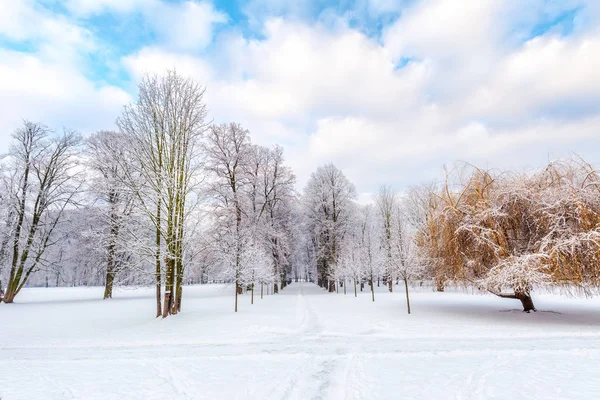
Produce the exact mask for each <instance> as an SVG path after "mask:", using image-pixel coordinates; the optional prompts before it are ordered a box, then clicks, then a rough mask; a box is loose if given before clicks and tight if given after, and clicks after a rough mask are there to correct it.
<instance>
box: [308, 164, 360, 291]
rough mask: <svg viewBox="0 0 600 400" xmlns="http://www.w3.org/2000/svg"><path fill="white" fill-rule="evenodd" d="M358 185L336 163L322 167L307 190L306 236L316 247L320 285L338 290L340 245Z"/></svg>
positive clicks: (310, 181)
mask: <svg viewBox="0 0 600 400" xmlns="http://www.w3.org/2000/svg"><path fill="white" fill-rule="evenodd" d="M355 197H356V190H355V188H354V185H353V184H352V183H350V181H349V180H348V179H347V178H346V176H345V175H344V174H343V173H342V171H340V170H339V169H338V168H336V167H335V166H334V165H333V164H327V165H325V166H323V167H319V168H318V169H317V170H316V171H315V172H313V173H312V174H311V176H310V179H309V181H308V183H307V185H306V188H305V189H304V197H303V210H304V215H305V218H306V220H307V223H306V230H307V231H306V234H308V235H310V236H311V237H312V241H313V243H314V246H315V253H314V257H315V261H316V265H317V271H318V279H317V282H318V284H319V286H321V287H327V288H328V290H329V291H330V292H333V291H335V280H333V279H332V278H333V277H334V276H335V267H336V265H338V263H339V257H340V246H341V244H342V241H343V239H344V236H345V234H346V231H347V229H348V226H349V223H350V220H351V216H352V212H353V210H354V209H355V205H354V199H355Z"/></svg>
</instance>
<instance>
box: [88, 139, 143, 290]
mask: <svg viewBox="0 0 600 400" xmlns="http://www.w3.org/2000/svg"><path fill="white" fill-rule="evenodd" d="M124 139H125V137H124V135H123V134H121V133H117V132H108V131H103V132H98V133H96V134H94V135H92V136H90V137H89V138H88V140H87V155H88V167H89V169H90V171H91V172H92V177H91V180H90V182H91V190H92V191H93V192H95V193H96V194H98V195H99V197H100V198H99V200H100V204H97V207H99V208H100V209H101V211H102V212H101V221H100V223H101V224H102V225H103V226H101V227H98V229H97V231H98V232H101V233H102V234H101V235H98V236H99V239H100V242H101V243H102V245H103V246H104V247H105V249H106V251H105V259H106V279H105V287H104V298H105V299H107V298H112V291H113V283H114V281H115V276H116V274H117V271H118V269H119V267H120V266H122V265H123V262H122V261H123V260H122V259H123V257H124V256H126V253H124V252H123V248H124V246H123V245H124V243H123V240H122V237H123V229H124V228H125V227H124V224H125V223H126V222H127V219H128V217H129V216H130V215H131V213H132V210H133V206H134V196H133V194H132V192H131V191H130V190H129V189H128V187H127V186H126V185H124V182H125V181H126V180H127V179H128V176H127V174H126V171H125V170H124V168H123V165H125V164H127V163H130V161H131V160H127V159H126V157H127V156H128V155H129V154H130V153H129V152H128V151H126V150H125V149H126V148H127V142H126V141H125V140H124Z"/></svg>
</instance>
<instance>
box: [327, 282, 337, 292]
mask: <svg viewBox="0 0 600 400" xmlns="http://www.w3.org/2000/svg"><path fill="white" fill-rule="evenodd" d="M328 286H329V293H333V292H335V281H329V284H328Z"/></svg>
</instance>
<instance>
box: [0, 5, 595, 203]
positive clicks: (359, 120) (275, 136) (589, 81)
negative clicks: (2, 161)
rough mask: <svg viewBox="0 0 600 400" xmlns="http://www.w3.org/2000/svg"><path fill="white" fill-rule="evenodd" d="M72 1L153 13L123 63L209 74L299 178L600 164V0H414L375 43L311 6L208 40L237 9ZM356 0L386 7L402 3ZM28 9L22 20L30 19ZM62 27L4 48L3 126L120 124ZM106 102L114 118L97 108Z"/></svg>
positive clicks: (368, 179)
mask: <svg viewBox="0 0 600 400" xmlns="http://www.w3.org/2000/svg"><path fill="white" fill-rule="evenodd" d="M69 4H71V5H72V7H75V6H74V4H78V6H77V7H79V11H77V13H79V14H78V15H80V17H81V18H84V16H85V15H88V16H89V15H93V14H94V13H102V12H112V13H117V14H118V13H132V12H136V13H140V15H143V16H145V19H146V22H147V23H148V24H149V26H150V27H151V29H153V31H154V32H155V34H156V36H157V40H156V42H155V43H150V44H148V45H147V46H146V47H144V48H143V49H140V50H138V51H136V52H134V53H133V54H130V55H128V56H126V57H123V59H122V60H121V62H122V65H123V66H124V67H125V68H126V69H127V71H129V73H130V74H131V75H132V76H133V77H134V78H136V77H139V76H141V74H143V73H144V72H156V73H161V72H163V71H164V70H165V69H168V68H176V69H177V70H178V72H180V73H183V74H185V75H189V76H192V77H194V78H195V79H196V80H198V81H199V82H200V83H202V84H205V85H206V86H207V93H206V101H207V105H208V108H209V110H210V116H211V117H212V118H214V119H215V121H216V122H223V121H230V120H235V121H238V122H241V123H242V124H243V125H245V126H246V127H248V128H250V130H251V131H252V134H253V138H254V139H255V141H256V142H258V143H261V144H270V143H275V142H279V143H281V144H283V145H284V147H285V148H286V152H287V158H288V160H289V162H290V163H291V165H292V166H293V167H294V168H295V170H296V172H297V174H298V176H299V182H300V185H302V184H303V183H304V182H305V181H306V179H307V178H308V176H309V174H310V172H311V171H313V170H314V169H315V168H316V167H317V166H318V165H319V164H323V163H325V162H331V161H332V162H334V163H336V164H337V165H338V166H339V167H341V168H343V169H344V170H345V171H346V172H347V173H348V175H349V177H350V178H351V179H352V180H354V181H355V183H356V184H357V186H358V189H359V191H361V192H363V197H364V196H366V193H368V192H372V191H376V188H377V186H379V185H380V184H383V183H390V184H393V185H396V186H397V187H402V186H405V185H408V184H412V183H416V182H419V181H422V180H426V179H431V178H432V177H434V176H437V174H438V173H439V171H440V169H441V165H442V164H444V163H451V162H453V161H455V160H459V159H460V160H465V161H471V162H474V163H477V164H480V165H484V166H485V165H495V166H509V167H514V168H518V167H520V166H524V165H531V164H535V163H537V162H539V163H542V162H544V161H546V159H547V157H548V155H551V156H564V155H568V154H570V153H571V152H578V153H582V155H590V156H591V159H590V161H592V162H598V161H600V160H598V158H597V157H598V156H597V154H600V145H599V144H598V138H599V137H600V131H598V129H597V127H598V126H600V111H598V109H597V108H595V107H594V104H597V101H598V100H599V97H600V95H598V93H600V73H599V72H598V71H600V58H599V54H600V30H599V26H600V24H599V22H598V21H599V19H600V12H598V11H600V8H598V6H597V5H594V4H595V2H593V1H590V0H587V1H586V0H565V1H558V0H532V1H531V2H528V5H527V7H525V6H523V4H521V3H519V2H506V1H498V0H465V1H461V2H460V5H457V2H456V1H452V0H419V1H410V2H406V4H407V6H403V9H402V12H401V14H400V17H399V18H398V19H397V20H396V21H394V22H393V23H392V24H391V25H390V26H388V27H386V28H385V29H384V32H383V34H382V35H381V37H377V38H373V37H368V36H366V34H365V33H364V32H363V31H361V30H360V27H359V28H356V29H353V28H350V27H349V26H348V24H347V20H346V17H347V16H344V15H342V16H339V15H336V14H335V13H333V14H331V13H330V14H329V15H328V17H327V18H320V19H319V20H318V22H313V23H308V22H302V18H299V17H305V16H306V15H308V14H310V13H311V12H312V11H314V7H315V4H316V3H314V2H312V1H301V2H295V3H293V4H292V3H290V2H280V1H278V0H256V1H252V2H250V3H249V5H248V7H247V9H246V11H247V12H248V13H249V14H250V15H251V16H253V18H254V20H252V21H250V23H251V24H254V23H256V24H258V26H259V27H260V29H261V31H260V34H261V35H260V38H259V39H257V38H252V39H250V38H248V37H244V36H243V35H242V34H241V33H240V30H238V29H236V28H235V27H234V28H231V29H230V28H227V29H225V30H222V31H221V32H220V34H219V35H218V37H217V38H216V42H214V43H213V44H212V45H210V43H211V42H213V40H215V39H214V38H213V35H214V27H215V24H219V23H223V22H225V21H226V18H227V17H226V16H225V15H224V14H222V13H220V12H219V11H217V10H216V9H215V8H214V7H213V6H212V5H211V4H212V3H208V2H191V1H186V2H183V3H177V4H176V3H166V2H161V1H159V0H136V1H130V2H116V1H114V0H101V1H98V2H96V1H95V2H89V0H71V2H70V3H69ZM361 4H362V7H367V8H369V10H371V11H372V12H374V13H376V12H381V13H383V12H391V11H396V10H394V9H393V8H394V6H397V5H398V4H401V3H399V2H388V1H387V0H366V3H365V2H362V3H361ZM13 7H15V6H13ZM574 7H584V8H582V9H581V10H580V11H579V13H578V14H577V17H576V20H575V21H573V25H574V29H573V32H572V34H570V35H568V36H559V35H558V34H557V32H558V31H553V30H550V31H549V32H548V33H546V34H545V35H543V36H541V37H537V38H534V39H532V40H528V41H526V40H525V39H526V38H527V37H528V35H529V34H530V32H531V31H532V29H533V27H534V26H536V24H539V23H540V21H548V20H553V19H554V18H556V16H558V15H560V14H561V13H562V12H564V11H565V10H568V9H572V8H574ZM72 10H76V8H72ZM34 11H35V10H34ZM27 12H28V11H27V10H25V11H24V12H23V11H22V10H21V11H19V13H20V14H19V15H25V17H23V18H27V16H26V13H27ZM73 12H74V13H76V11H73ZM330 12H332V11H331V10H330ZM290 13H291V14H293V17H290ZM273 15H284V17H273ZM0 18H1V17H0ZM58 20H60V18H59V19H57V21H58ZM173 21H175V22H173ZM230 22H231V21H230ZM65 23H68V24H67V25H64V24H65ZM60 24H61V25H60V26H61V27H62V28H61V29H58V28H57V29H56V33H55V34H53V37H54V38H55V39H56V40H53V43H50V42H45V45H46V46H47V50H44V47H43V46H42V47H41V48H40V51H39V52H38V53H37V54H35V55H34V56H31V57H30V58H27V57H26V56H24V55H22V54H21V55H16V54H13V53H11V56H10V57H9V56H7V55H6V54H2V55H0V60H2V61H4V60H9V62H6V63H3V65H2V66H3V67H4V68H5V69H6V71H4V75H6V76H7V78H6V79H5V80H0V85H5V86H6V87H7V88H9V90H8V91H6V93H8V94H6V95H5V96H6V97H2V96H3V95H4V93H2V94H0V101H1V102H2V104H4V103H8V102H9V100H8V98H9V97H10V98H11V99H12V98H15V97H17V98H18V97H19V96H23V98H24V99H25V100H23V101H20V100H18V101H13V102H14V107H15V109H10V108H9V109H8V110H9V112H10V116H8V114H7V117H6V120H11V118H12V116H13V115H15V116H18V117H21V115H20V114H22V111H20V110H32V109H33V110H44V113H45V114H46V115H48V118H52V116H53V115H55V116H58V117H57V120H58V119H60V120H61V121H62V120H63V119H64V120H67V119H71V120H73V121H75V123H76V124H86V123H90V121H91V122H92V123H91V124H92V125H93V124H95V123H98V122H100V121H101V118H102V119H104V120H107V121H109V122H110V123H112V121H113V120H114V116H113V115H115V114H117V113H118V108H119V107H120V105H121V104H122V103H124V102H126V101H127V95H126V94H125V93H124V92H123V91H121V90H119V89H116V88H113V87H110V86H100V87H98V86H96V85H94V84H92V83H91V82H90V81H89V80H87V79H86V78H85V77H84V75H83V73H82V71H83V70H82V68H81V66H80V65H78V64H77V54H78V52H81V51H82V50H81V49H86V48H87V49H88V50H84V51H87V52H89V51H91V50H89V49H91V48H93V47H94V46H95V45H97V44H96V43H95V41H94V40H93V38H90V36H89V32H87V31H86V30H85V29H82V28H80V27H79V26H78V25H77V24H76V23H73V22H69V21H66V20H64V19H63V20H60ZM68 27H72V28H73V30H70V28H68ZM46 31H48V32H50V31H51V29H46ZM11 32H13V33H12V35H13V36H14V37H24V35H25V36H26V35H32V34H35V33H33V32H32V30H30V29H29V30H28V29H21V30H19V29H16V28H15V29H14V31H11ZM60 32H63V33H60ZM61 38H62V39H61ZM86 46H87V47H86ZM61 49H65V51H66V54H69V51H67V50H69V49H70V50H71V51H73V49H76V50H74V53H73V54H72V56H69V57H67V59H66V60H64V62H60V61H59V57H55V56H52V55H53V54H60V53H61V51H62V50H61ZM198 50H202V51H200V52H199V51H198ZM5 53H6V52H5ZM199 53H201V54H202V55H199ZM7 54H8V53H7ZM407 59H410V62H408V63H407V64H406V65H402V66H401V67H399V63H400V62H403V61H405V60H407ZM15 71H23V73H22V74H17V73H16V72H15ZM11 73H12V75H11ZM38 76H41V77H42V78H43V79H37V78H36V77H38ZM9 80H10V82H9ZM24 80H26V81H27V82H22V81H24ZM13 81H14V82H13ZM0 87H1V86H0ZM35 99H39V102H36V100H35ZM74 99H78V100H80V101H76V100H74ZM26 104H33V105H34V107H27V106H26ZM45 104H46V105H45ZM64 109H67V111H61V110H64ZM99 109H102V110H103V111H102V112H104V114H102V113H100V115H97V114H96V113H92V112H91V111H90V110H99ZM7 112H8V111H7ZM40 112H41V111H40ZM23 116H24V115H23ZM115 116H116V115H115ZM41 117H44V115H42V116H41ZM66 125H70V126H72V124H66ZM594 158H595V159H594Z"/></svg>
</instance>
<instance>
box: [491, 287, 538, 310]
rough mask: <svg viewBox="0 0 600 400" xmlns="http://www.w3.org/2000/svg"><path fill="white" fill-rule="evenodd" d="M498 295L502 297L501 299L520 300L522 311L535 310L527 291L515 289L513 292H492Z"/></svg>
mask: <svg viewBox="0 0 600 400" xmlns="http://www.w3.org/2000/svg"><path fill="white" fill-rule="evenodd" d="M494 294H495V295H496V296H498V297H502V298H503V299H517V300H520V301H521V304H522V305H523V312H526V313H528V312H531V311H537V310H536V308H535V306H534V305H533V299H532V298H531V294H530V293H529V292H519V291H516V292H515V293H514V294H506V293H494Z"/></svg>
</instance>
